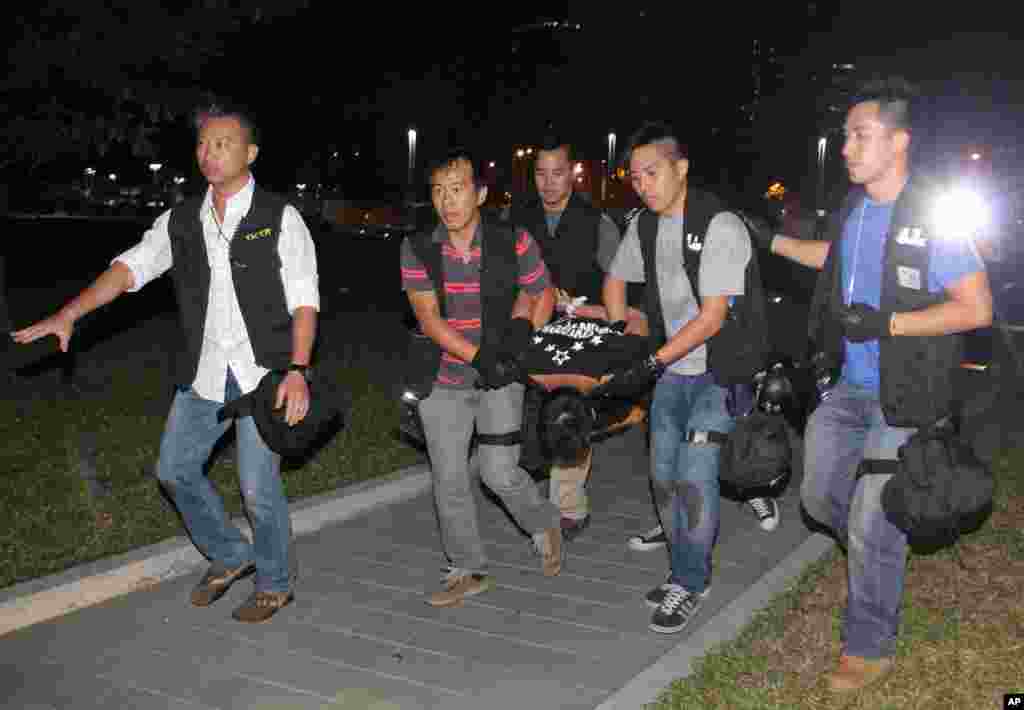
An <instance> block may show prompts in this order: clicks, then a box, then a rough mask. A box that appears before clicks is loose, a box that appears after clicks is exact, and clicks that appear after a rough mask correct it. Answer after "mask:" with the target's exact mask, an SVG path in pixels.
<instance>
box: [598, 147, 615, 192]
mask: <svg viewBox="0 0 1024 710" xmlns="http://www.w3.org/2000/svg"><path fill="white" fill-rule="evenodd" d="M614 162H615V133H614V132H610V133H609V134H608V160H607V161H606V164H607V166H608V167H607V168H605V170H604V171H603V172H604V174H603V175H601V202H602V203H604V201H605V198H606V197H607V195H608V176H609V172H610V171H611V170H612V165H613V164H614Z"/></svg>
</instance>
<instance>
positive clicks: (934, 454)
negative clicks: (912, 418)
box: [863, 421, 995, 551]
mask: <svg viewBox="0 0 1024 710" xmlns="http://www.w3.org/2000/svg"><path fill="white" fill-rule="evenodd" d="M886 464H888V466H889V467H890V468H889V470H888V471H887V470H884V469H885V465H886ZM863 469H864V470H865V472H867V473H871V472H873V471H874V472H880V473H885V472H891V473H893V477H892V478H891V479H889V480H888V481H887V482H886V484H885V486H884V487H883V489H882V510H883V511H884V512H885V517H886V518H887V519H888V520H889V522H890V523H892V524H893V525H895V526H896V527H898V528H899V529H900V530H902V531H903V532H905V533H906V534H907V542H908V543H909V544H910V545H911V546H912V547H914V548H916V549H918V550H922V551H934V550H938V549H941V548H943V547H947V546H949V545H952V544H953V543H955V542H956V541H957V539H959V537H960V535H962V534H964V533H967V532H971V531H972V530H976V529H977V528H978V527H980V526H981V525H982V524H983V523H984V522H985V520H987V519H988V516H989V515H990V514H991V512H992V499H993V495H994V493H995V479H994V478H993V476H992V472H991V471H990V470H989V469H988V468H987V467H986V466H985V465H984V464H983V463H982V462H981V460H979V459H978V457H977V456H976V455H975V453H974V451H973V450H972V448H971V446H970V444H968V443H967V442H966V441H965V440H964V439H963V438H961V437H960V436H959V435H958V434H957V432H956V431H955V429H954V428H953V426H952V425H951V424H950V423H949V422H948V421H943V422H942V423H940V424H937V425H934V426H931V427H925V428H922V429H921V430H919V431H917V432H915V433H914V434H913V435H912V436H911V437H910V439H908V440H907V442H906V443H905V444H903V445H902V446H901V447H900V448H899V459H898V461H888V462H879V461H865V462H864V464H863Z"/></svg>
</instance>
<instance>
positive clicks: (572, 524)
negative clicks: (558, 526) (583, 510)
mask: <svg viewBox="0 0 1024 710" xmlns="http://www.w3.org/2000/svg"><path fill="white" fill-rule="evenodd" d="M588 525H590V516H589V515H587V516H585V517H583V518H580V519H579V520H575V519H573V518H564V517H563V518H562V539H564V540H565V541H566V542H572V541H573V540H575V539H576V538H577V537H579V535H580V533H582V532H583V531H584V530H586V529H587V526H588Z"/></svg>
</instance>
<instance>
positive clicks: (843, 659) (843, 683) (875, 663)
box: [825, 653, 895, 693]
mask: <svg viewBox="0 0 1024 710" xmlns="http://www.w3.org/2000/svg"><path fill="white" fill-rule="evenodd" d="M894 665H895V664H894V662H893V659H892V658H861V657H860V656H847V655H846V654H845V653H844V654H842V655H841V656H839V665H838V666H837V667H836V669H835V670H834V671H832V672H831V673H829V674H828V675H826V676H825V677H826V679H827V680H828V689H829V690H831V691H832V692H833V693H848V692H852V691H855V690H860V689H861V688H866V687H867V686H869V685H871V684H873V683H877V682H878V681H880V680H882V679H883V678H885V677H886V676H887V675H889V673H890V672H892V669H893V666H894Z"/></svg>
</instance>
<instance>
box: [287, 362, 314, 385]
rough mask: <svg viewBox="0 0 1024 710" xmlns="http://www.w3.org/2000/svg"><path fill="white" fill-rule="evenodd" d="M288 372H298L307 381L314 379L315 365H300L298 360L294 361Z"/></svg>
mask: <svg viewBox="0 0 1024 710" xmlns="http://www.w3.org/2000/svg"><path fill="white" fill-rule="evenodd" d="M288 372H297V373H299V374H300V375H302V377H303V378H304V379H305V380H306V382H312V381H313V366H312V365H300V364H298V363H297V362H293V363H292V364H291V365H289V366H288Z"/></svg>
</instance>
